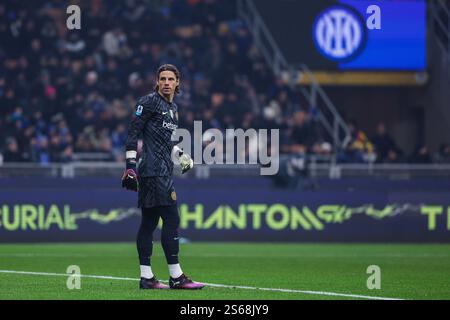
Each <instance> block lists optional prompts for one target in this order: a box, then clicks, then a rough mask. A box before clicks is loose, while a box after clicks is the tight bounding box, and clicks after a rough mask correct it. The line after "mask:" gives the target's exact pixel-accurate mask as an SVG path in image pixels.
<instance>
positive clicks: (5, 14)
mask: <svg viewBox="0 0 450 320" xmlns="http://www.w3.org/2000/svg"><path fill="white" fill-rule="evenodd" d="M78 4H79V5H80V7H81V10H82V18H81V30H68V29H67V27H66V19H67V17H68V14H67V13H66V8H67V6H68V3H67V1H64V0H52V1H50V0H46V1H44V0H42V1H19V0H6V1H2V2H1V3H0V38H1V43H2V45H1V47H0V61H1V65H0V106H1V107H0V136H1V137H2V139H1V141H0V154H1V157H0V158H2V159H3V161H4V162H24V161H28V162H30V161H31V162H37V163H41V164H48V163H50V162H68V161H73V160H74V159H77V157H76V156H77V155H82V154H91V153H102V154H104V155H105V159H104V160H109V161H123V160H124V142H125V139H126V134H127V126H128V122H129V120H130V118H131V115H132V110H133V107H134V105H135V101H136V99H137V98H138V97H140V96H142V95H145V94H147V93H149V92H150V91H151V90H152V88H153V86H154V81H155V70H156V69H157V67H158V66H159V65H160V64H162V63H172V64H175V65H176V66H178V67H179V69H180V71H181V74H182V79H181V94H180V95H179V96H178V97H177V98H176V102H177V104H178V106H179V108H180V127H183V128H187V129H192V127H193V121H194V120H202V121H203V123H202V125H203V130H206V129H208V128H218V129H221V130H225V129H228V128H242V129H244V130H245V129H248V128H255V129H258V128H268V129H271V128H279V129H280V133H281V137H280V141H281V146H280V151H281V152H283V153H296V154H301V153H313V154H321V155H325V156H326V155H330V154H332V153H338V160H339V161H342V162H367V161H378V162H400V161H412V162H422V163H425V162H431V161H440V162H449V161H450V156H449V153H450V147H449V146H448V145H444V146H442V148H441V149H442V150H441V152H440V153H439V156H438V157H436V158H435V157H432V156H431V155H430V154H429V152H428V150H426V148H424V147H422V148H418V150H417V152H416V153H415V154H414V155H412V156H408V157H406V156H405V155H404V154H403V152H402V151H401V150H400V149H399V148H398V147H397V146H396V144H395V142H394V140H393V139H392V138H391V137H390V135H389V134H388V133H387V130H386V127H385V126H384V125H383V124H380V126H379V128H378V130H377V135H376V136H375V137H371V138H368V137H367V136H366V135H365V134H364V133H363V132H362V131H361V130H360V129H358V128H357V126H356V124H355V123H354V122H350V123H349V125H350V127H351V128H352V129H351V135H350V136H349V137H348V139H347V141H346V145H345V148H344V149H343V150H333V147H332V144H331V142H330V140H331V139H330V137H328V138H327V135H326V134H325V133H324V131H323V130H322V127H321V126H320V125H319V117H318V110H317V109H316V108H314V106H310V105H308V104H307V103H306V102H305V101H304V100H302V96H301V94H300V92H298V91H295V90H291V89H290V88H289V86H288V85H287V84H286V83H284V82H283V81H282V80H281V79H278V78H276V77H274V75H273V74H272V72H271V69H270V67H269V66H268V65H267V64H266V63H265V61H264V59H263V57H262V55H261V53H260V52H259V51H258V49H257V48H256V47H255V45H254V43H253V42H252V38H251V35H250V33H249V31H248V29H247V28H246V27H245V25H244V24H243V23H242V21H240V20H238V19H237V18H236V3H235V1H220V5H219V1H218V0H172V1H168V0H167V1H164V0H159V1H155V0H123V1H106V0H90V1H81V0H80V1H79V2H78ZM244 152H248V150H244Z"/></svg>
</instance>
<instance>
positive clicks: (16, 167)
mask: <svg viewBox="0 0 450 320" xmlns="http://www.w3.org/2000/svg"><path fill="white" fill-rule="evenodd" d="M288 160H289V157H287V156H284V155H283V156H280V163H279V165H280V169H279V173H282V172H283V166H284V164H283V163H284V161H288ZM319 160H320V158H319ZM123 168H124V164H122V163H117V162H101V161H96V162H71V163H51V164H47V165H41V164H37V163H3V164H2V165H0V178H5V177H48V178H68V179H70V178H75V177H87V176H93V175H95V176H102V177H119V178H120V176H121V174H122V171H123ZM260 169H261V167H260V165H257V164H243V165H236V164H212V165H195V166H194V169H193V170H192V171H191V172H189V173H188V174H186V175H181V172H180V171H181V170H179V168H175V170H174V175H175V176H178V177H182V178H185V177H186V178H188V177H193V178H198V179H208V178H210V177H243V176H247V177H251V176H253V177H255V176H259V175H260V174H261V170H260ZM295 171H296V172H297V173H300V174H302V175H304V176H306V177H310V178H328V179H341V178H351V177H373V178H377V177H384V178H389V179H396V180H408V179H413V178H420V177H433V178H449V177H450V164H376V163H370V164H340V163H323V162H321V161H318V159H317V158H314V157H310V159H309V161H308V162H307V163H305V165H304V166H300V167H296V168H295Z"/></svg>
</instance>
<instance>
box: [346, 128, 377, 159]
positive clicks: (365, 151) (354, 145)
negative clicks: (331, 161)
mask: <svg viewBox="0 0 450 320" xmlns="http://www.w3.org/2000/svg"><path fill="white" fill-rule="evenodd" d="M347 125H348V128H349V130H350V132H349V135H348V136H347V137H346V139H345V141H344V150H342V151H341V152H340V153H339V155H338V161H339V162H354V163H365V162H373V161H374V160H375V153H374V148H373V145H372V143H371V142H370V141H369V139H368V138H367V135H366V134H365V133H364V132H363V131H362V130H360V129H359V128H358V125H357V123H356V121H355V120H350V121H349V122H348V124H347Z"/></svg>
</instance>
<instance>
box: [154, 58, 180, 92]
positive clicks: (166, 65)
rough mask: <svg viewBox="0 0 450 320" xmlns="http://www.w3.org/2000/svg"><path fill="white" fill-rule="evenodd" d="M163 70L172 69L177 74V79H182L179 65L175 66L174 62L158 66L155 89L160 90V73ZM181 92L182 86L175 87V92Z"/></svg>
mask: <svg viewBox="0 0 450 320" xmlns="http://www.w3.org/2000/svg"><path fill="white" fill-rule="evenodd" d="M163 71H172V72H173V73H174V74H175V77H176V78H177V80H179V79H180V77H181V74H180V71H179V70H178V68H177V67H175V66H174V65H173V64H163V65H162V66H160V67H159V68H158V72H157V73H156V85H155V91H156V92H158V91H159V85H158V81H159V75H160V74H161V72H163ZM179 93H180V86H179V85H178V86H177V87H176V88H175V94H179Z"/></svg>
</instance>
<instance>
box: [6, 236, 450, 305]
mask: <svg viewBox="0 0 450 320" xmlns="http://www.w3.org/2000/svg"><path fill="white" fill-rule="evenodd" d="M180 259H181V263H182V268H183V270H184V271H185V273H186V274H188V275H189V276H191V277H192V278H193V279H194V280H197V281H201V282H206V283H210V284H221V285H228V286H246V287H249V288H236V287H234V288H232V287H214V286H207V287H205V288H204V289H203V290H198V291H182V290H164V291H156V290H139V289H138V281H134V280H133V279H99V278H89V277H86V278H85V277H82V278H81V289H79V290H76V289H74V290H69V289H68V288H67V286H66V282H67V276H65V275H64V274H65V273H66V270H67V267H68V266H69V265H77V266H79V267H80V269H81V274H82V275H97V276H112V277H118V278H135V279H137V278H138V277H139V273H138V270H139V267H138V262H137V254H136V249H135V245H134V244H133V243H90V244H80V243H76V244H2V245H0V270H1V271H0V299H83V300H85V299H195V300H197V299H229V300H232V299H233V300H235V299H295V300H301V299H359V298H358V297H353V296H351V295H363V296H369V297H374V296H376V297H386V298H400V299H450V245H448V244H440V245H439V244H434V245H433V244H431V245H430V244H427V245H425V244H286V243H284V244H273V243H260V244H250V243H188V244H182V245H181V251H180ZM370 265H377V266H379V267H380V268H381V289H372V290H369V289H368V288H367V279H368V277H369V276H370V274H368V273H367V272H366V271H367V267H368V266H370ZM152 268H153V271H154V273H155V274H156V276H157V277H158V278H159V279H161V280H167V278H168V271H167V266H166V264H165V259H164V255H163V252H162V249H161V246H160V244H159V243H155V245H154V256H153V259H152ZM13 271H26V272H40V273H54V274H52V275H32V274H17V273H12V272H13ZM58 274H62V275H58ZM250 287H251V288H250ZM256 287H258V288H278V289H288V290H293V291H292V292H289V291H272V290H254V289H252V288H256ZM300 291H312V292H309V293H306V292H300ZM321 292H322V293H321ZM325 293H331V295H325ZM337 294H344V296H339V295H337ZM346 295H348V296H346ZM362 299H364V297H362Z"/></svg>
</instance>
